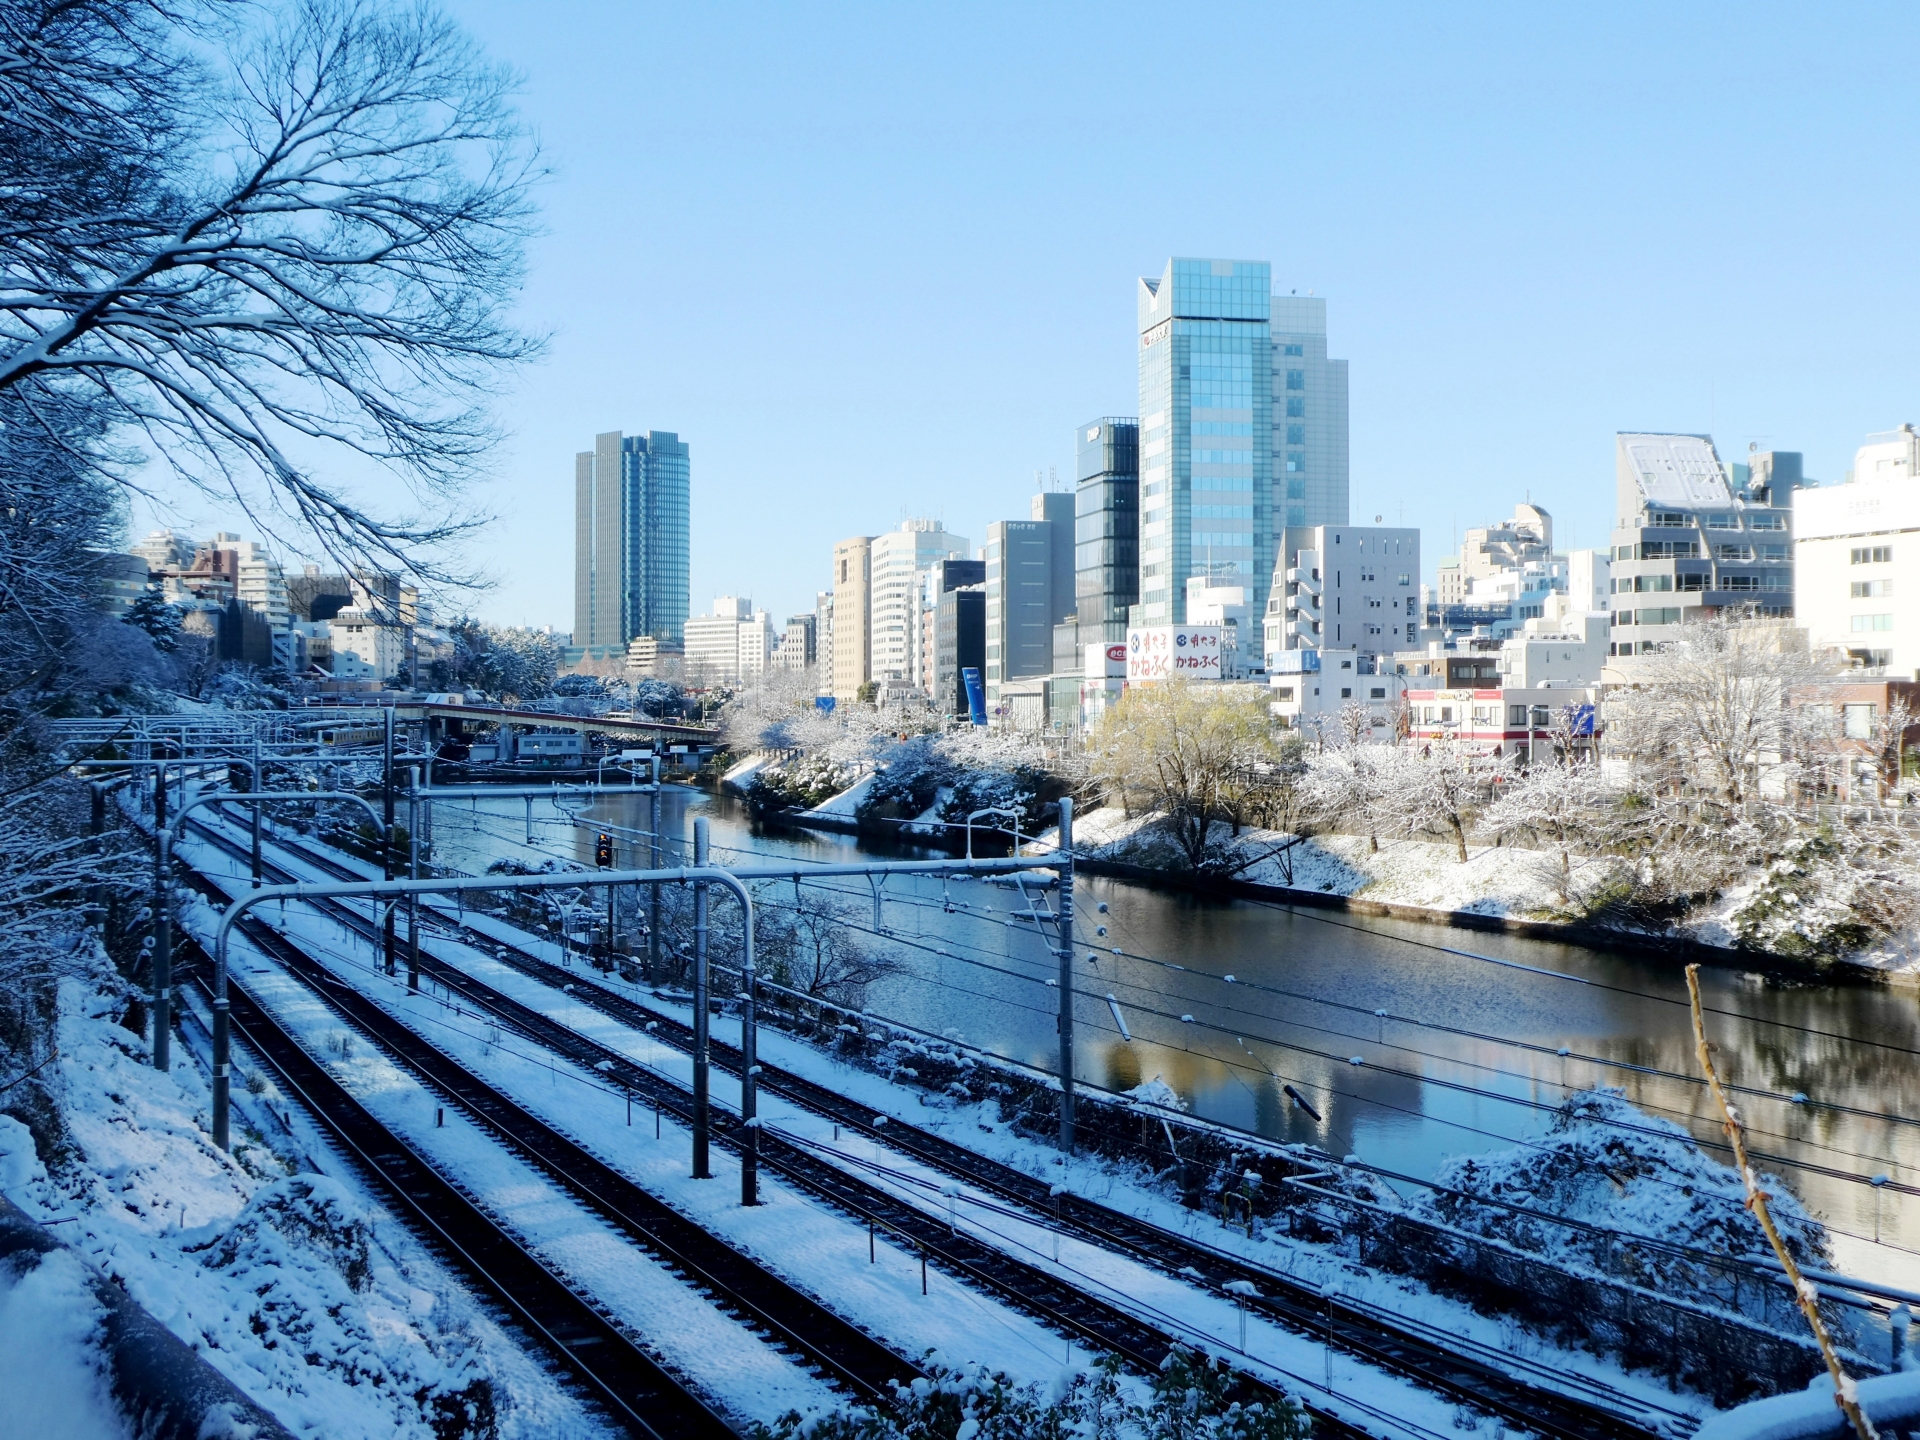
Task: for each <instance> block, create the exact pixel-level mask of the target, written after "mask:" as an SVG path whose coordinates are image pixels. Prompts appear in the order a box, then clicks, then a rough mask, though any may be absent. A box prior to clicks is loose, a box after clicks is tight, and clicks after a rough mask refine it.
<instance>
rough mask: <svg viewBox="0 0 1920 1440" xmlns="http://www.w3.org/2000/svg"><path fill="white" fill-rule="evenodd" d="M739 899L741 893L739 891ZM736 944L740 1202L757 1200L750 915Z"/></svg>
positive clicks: (756, 1048) (756, 1042) (756, 1051)
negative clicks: (738, 967)
mask: <svg viewBox="0 0 1920 1440" xmlns="http://www.w3.org/2000/svg"><path fill="white" fill-rule="evenodd" d="M741 894H742V898H743V899H744V897H745V892H744V891H742V892H741ZM743 931H744V933H743V934H742V936H741V942H742V943H741V947H740V1128H741V1129H742V1130H743V1131H744V1132H745V1134H743V1135H742V1136H741V1138H740V1203H741V1204H742V1205H758V1204H759V1203H760V1023H759V1017H758V1016H756V1015H755V1014H754V999H755V996H754V981H755V978H756V977H755V975H754V962H753V915H752V912H751V909H750V908H749V911H748V914H747V923H746V925H745V926H744V927H743Z"/></svg>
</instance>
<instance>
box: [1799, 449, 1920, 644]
mask: <svg viewBox="0 0 1920 1440" xmlns="http://www.w3.org/2000/svg"><path fill="white" fill-rule="evenodd" d="M1917 560H1920V432H1916V431H1915V430H1914V428H1913V426H1911V425H1902V426H1901V427H1900V428H1899V429H1898V430H1887V431H1883V432H1881V433H1879V434H1876V435H1869V436H1868V437H1867V443H1866V444H1865V445H1862V446H1861V447H1860V450H1859V453H1858V454H1856V455H1855V456H1854V461H1853V472H1852V474H1851V475H1850V476H1849V477H1848V479H1847V483H1846V484H1844V485H1831V486H1826V487H1823V488H1820V489H1801V490H1796V491H1794V494H1793V568H1794V611H1795V614H1796V616H1797V618H1798V619H1799V621H1800V623H1801V624H1802V625H1803V626H1805V628H1806V631H1807V639H1808V640H1809V642H1811V643H1812V644H1813V645H1814V646H1815V647H1816V648H1818V647H1821V646H1835V647H1837V648H1839V649H1842V650H1845V651H1846V652H1847V653H1848V654H1849V655H1851V656H1852V657H1853V661H1854V663H1855V664H1857V665H1861V666H1864V667H1867V668H1870V669H1874V670H1879V671H1881V672H1882V673H1884V674H1887V675H1892V676H1897V677H1899V678H1902V679H1904V678H1905V677H1907V676H1908V675H1912V676H1914V677H1915V678H1916V679H1920V580H1915V579H1913V578H1912V577H1910V576H1904V575H1902V574H1901V573H1900V567H1901V566H1902V565H1903V564H1905V563H1911V562H1914V561H1917Z"/></svg>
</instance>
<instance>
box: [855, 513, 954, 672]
mask: <svg viewBox="0 0 1920 1440" xmlns="http://www.w3.org/2000/svg"><path fill="white" fill-rule="evenodd" d="M968 548H969V545H968V541H967V539H966V537H965V536H963V535H953V534H950V533H948V531H947V529H946V527H945V526H944V525H943V524H941V522H940V521H938V520H903V521H902V522H901V523H900V528H899V529H898V530H889V531H887V532H886V533H885V534H883V535H876V536H874V538H873V550H872V555H873V571H872V578H871V580H870V581H869V593H870V594H871V596H872V600H871V602H870V603H871V607H872V625H873V630H872V639H871V641H870V644H871V652H870V654H871V663H870V670H869V674H870V675H871V676H872V678H873V679H874V680H877V681H878V680H901V681H905V682H907V683H909V684H914V683H917V677H918V676H919V675H920V672H921V670H922V669H923V668H924V667H923V666H922V665H921V664H920V659H921V656H920V648H921V644H922V631H923V629H924V627H923V625H922V624H921V609H922V606H923V604H924V603H925V602H924V599H923V595H924V592H925V589H926V572H927V570H928V569H929V568H931V566H932V565H933V562H934V561H936V560H958V559H963V558H965V556H966V554H967V551H968Z"/></svg>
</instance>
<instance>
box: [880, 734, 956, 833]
mask: <svg viewBox="0 0 1920 1440" xmlns="http://www.w3.org/2000/svg"><path fill="white" fill-rule="evenodd" d="M959 780H960V772H959V770H958V769H957V768H956V767H955V766H954V764H953V762H952V761H950V760H948V759H947V758H946V757H945V756H944V755H942V754H941V753H940V749H939V746H938V745H937V744H936V743H935V741H934V738H933V737H932V736H930V735H915V736H913V737H911V738H910V739H907V740H902V741H900V742H899V743H898V744H896V745H894V746H893V747H891V748H890V749H888V750H887V751H886V752H885V753H884V754H883V755H882V756H881V758H880V762H879V764H878V765H877V766H876V767H875V769H874V775H873V784H872V785H871V786H869V787H868V789H867V793H866V795H865V796H864V797H862V799H861V801H860V804H859V807H858V809H857V810H856V812H855V813H856V814H858V816H859V817H860V819H862V820H874V819H883V818H884V819H891V820H913V819H916V818H918V817H919V816H920V815H922V814H924V813H925V812H926V811H928V810H930V809H932V808H933V802H934V801H935V800H936V799H938V798H939V796H940V792H941V790H942V789H944V788H945V787H947V786H949V785H953V784H955V783H957V782H958V781H959Z"/></svg>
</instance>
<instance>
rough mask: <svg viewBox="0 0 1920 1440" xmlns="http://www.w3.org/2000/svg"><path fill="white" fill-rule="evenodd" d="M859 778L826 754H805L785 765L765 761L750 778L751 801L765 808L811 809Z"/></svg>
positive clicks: (748, 780)
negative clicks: (765, 763) (770, 763)
mask: <svg viewBox="0 0 1920 1440" xmlns="http://www.w3.org/2000/svg"><path fill="white" fill-rule="evenodd" d="M858 778H859V775H858V773H857V772H855V771H853V770H850V769H848V768H847V766H845V765H844V764H842V763H841V762H839V761H837V760H834V759H832V758H831V757H829V756H825V755H803V756H801V757H800V758H799V759H797V760H789V761H787V762H786V763H785V764H783V765H763V766H761V767H760V769H758V770H756V771H754V772H753V774H752V775H751V776H749V777H748V779H747V785H746V796H747V804H748V805H750V806H752V807H753V809H755V810H757V811H761V812H765V811H769V810H810V809H812V808H813V807H814V806H815V805H818V804H820V803H821V802H823V801H826V800H831V799H832V798H833V797H834V796H836V795H838V794H839V793H840V792H841V791H842V790H845V789H846V788H847V787H848V786H850V785H852V784H853V783H854V781H855V780H857V779H858Z"/></svg>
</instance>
